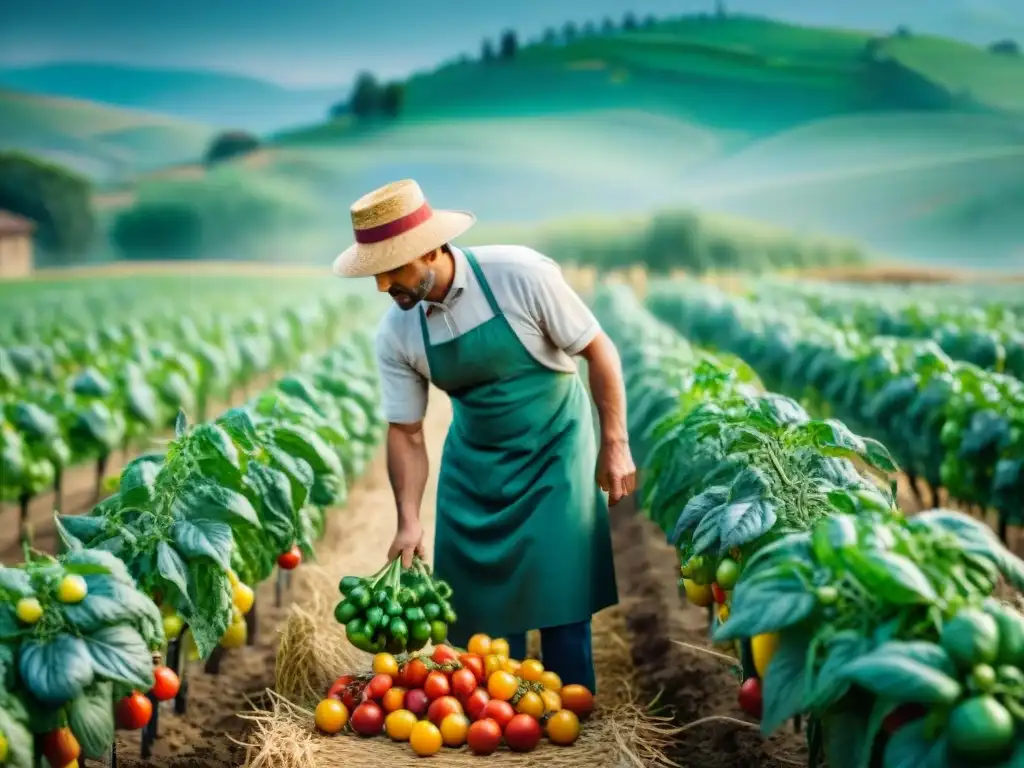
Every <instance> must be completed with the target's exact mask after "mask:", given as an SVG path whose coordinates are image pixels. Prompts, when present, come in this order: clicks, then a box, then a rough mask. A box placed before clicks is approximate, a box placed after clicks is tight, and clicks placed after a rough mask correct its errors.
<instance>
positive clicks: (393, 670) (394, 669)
mask: <svg viewBox="0 0 1024 768" xmlns="http://www.w3.org/2000/svg"><path fill="white" fill-rule="evenodd" d="M373 674H375V675H391V677H394V676H395V675H397V674H398V662H397V661H396V660H395V657H394V656H392V655H391V654H390V653H378V654H377V655H376V656H374V657H373Z"/></svg>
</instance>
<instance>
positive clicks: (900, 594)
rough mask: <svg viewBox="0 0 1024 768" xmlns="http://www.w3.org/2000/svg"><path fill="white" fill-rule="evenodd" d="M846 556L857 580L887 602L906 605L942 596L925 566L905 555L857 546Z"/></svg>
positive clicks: (925, 601)
mask: <svg viewBox="0 0 1024 768" xmlns="http://www.w3.org/2000/svg"><path fill="white" fill-rule="evenodd" d="M842 558H843V561H844V562H845V563H846V565H847V566H848V567H849V568H850V571H851V572H852V573H853V575H854V577H856V579H857V581H859V582H860V583H861V584H862V585H864V586H865V587H866V588H867V589H868V591H870V592H871V594H872V595H874V596H875V597H876V598H878V599H879V600H881V601H883V602H887V603H895V604H897V605H905V604H910V603H932V602H934V601H935V600H936V599H937V598H938V596H937V595H936V594H935V589H934V588H933V587H932V585H931V582H929V581H928V579H927V577H926V576H925V575H924V574H923V573H922V572H921V569H920V568H918V567H917V565H915V564H914V561H913V560H910V559H909V558H907V557H904V556H903V555H899V554H897V553H895V552H886V551H879V550H865V549H854V550H849V551H847V552H845V553H843V555H842Z"/></svg>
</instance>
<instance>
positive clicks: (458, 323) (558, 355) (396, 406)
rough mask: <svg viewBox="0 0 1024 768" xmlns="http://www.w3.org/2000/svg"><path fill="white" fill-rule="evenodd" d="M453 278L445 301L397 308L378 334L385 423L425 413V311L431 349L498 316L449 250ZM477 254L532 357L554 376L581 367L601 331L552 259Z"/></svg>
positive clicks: (498, 250)
mask: <svg viewBox="0 0 1024 768" xmlns="http://www.w3.org/2000/svg"><path fill="white" fill-rule="evenodd" d="M451 251H452V256H453V257H454V261H455V275H454V277H453V279H452V286H451V289H450V290H449V291H448V295H447V296H446V297H445V299H444V301H442V302H439V303H435V302H432V301H421V302H420V303H419V304H418V305H417V306H415V307H414V308H412V309H410V310H408V311H403V310H402V309H400V308H399V307H398V306H397V305H394V306H392V307H391V308H390V309H389V310H388V311H387V313H386V314H385V315H384V318H383V319H382V320H381V323H380V326H379V327H378V329H377V364H378V366H379V367H380V373H381V399H382V407H383V411H384V418H385V419H387V421H388V422H390V423H392V424H415V423H416V422H418V421H420V420H422V419H423V416H424V414H425V413H426V410H427V390H428V387H429V381H430V366H429V364H428V363H427V353H426V350H425V349H424V346H423V333H422V331H421V329H420V317H421V315H422V314H423V313H424V311H426V310H428V309H429V310H430V311H429V312H428V314H427V333H428V334H429V335H430V343H431V344H441V343H444V342H445V341H449V340H451V339H454V338H456V337H458V336H461V335H462V334H464V333H466V332H467V331H470V330H472V329H473V328H476V327H477V326H478V325H481V324H483V323H484V322H486V321H487V320H490V319H491V318H492V317H494V312H492V311H491V307H490V305H489V304H488V302H487V296H486V295H485V294H484V292H483V288H482V287H481V286H480V283H479V281H478V280H477V278H476V275H475V274H474V272H473V269H472V267H471V266H470V264H469V261H468V259H467V258H466V255H465V254H464V253H463V252H462V251H461V250H459V249H458V248H456V247H454V246H451ZM472 251H473V255H474V256H475V257H476V260H477V263H478V264H479V265H480V270H481V271H482V272H483V274H484V277H485V278H487V284H488V285H489V286H490V288H491V292H492V293H493V294H494V298H495V300H496V301H497V304H498V306H499V307H500V308H501V311H502V312H503V313H504V315H505V317H506V319H507V320H508V321H509V325H511V326H512V330H513V331H514V332H515V334H516V336H517V337H519V341H520V342H522V344H523V346H524V347H525V348H526V350H527V352H529V353H530V355H531V356H532V357H533V358H534V359H535V360H536V361H537V362H539V363H540V364H541V365H543V366H544V367H546V368H549V369H551V370H553V371H564V372H567V373H572V372H575V371H576V370H577V367H576V361H575V360H573V357H574V356H576V355H578V354H579V353H580V352H581V351H582V350H583V349H584V347H586V346H587V345H588V344H589V343H590V342H591V341H593V340H594V337H596V336H597V334H598V332H599V331H600V330H601V329H600V326H599V325H598V322H597V319H596V318H595V317H594V315H593V313H592V312H591V311H590V309H589V308H588V307H587V305H586V304H585V303H584V302H583V300H582V299H581V298H580V297H579V295H578V294H577V293H576V292H575V291H574V290H573V289H572V288H571V287H570V286H569V284H568V283H567V282H566V280H565V277H564V275H563V274H562V270H561V268H560V267H559V266H558V264H557V263H555V262H554V261H553V260H552V259H549V258H548V257H547V256H544V255H543V254H540V253H538V252H537V251H535V250H533V249H532V248H526V247H524V246H520V245H483V246H475V247H473V248H472Z"/></svg>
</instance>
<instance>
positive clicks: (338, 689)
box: [327, 675, 355, 712]
mask: <svg viewBox="0 0 1024 768" xmlns="http://www.w3.org/2000/svg"><path fill="white" fill-rule="evenodd" d="M353 680H355V678H354V677H353V676H352V675H342V676H341V677H339V678H338V679H337V680H335V681H334V683H332V684H331V687H330V688H328V689H327V698H328V699H337V700H338V701H340V702H341V703H343V704H344V705H345V706H346V707H348V710H349V712H351V711H352V710H353V709H355V707H354V706H352V707H349V705H348V704H349V703H348V702H347V701H345V696H346V695H347V696H348V697H349V698H352V699H353V700H354V698H355V697H354V696H352V694H351V693H350V692H348V691H346V690H345V689H346V688H348V687H349V686H350V685H351V684H352V681H353Z"/></svg>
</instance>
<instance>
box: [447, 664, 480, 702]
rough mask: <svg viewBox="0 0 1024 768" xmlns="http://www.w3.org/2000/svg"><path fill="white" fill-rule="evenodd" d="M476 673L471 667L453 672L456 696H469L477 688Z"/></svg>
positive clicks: (453, 688) (453, 687)
mask: <svg viewBox="0 0 1024 768" xmlns="http://www.w3.org/2000/svg"><path fill="white" fill-rule="evenodd" d="M476 686H477V679H476V675H474V674H473V671H472V670H470V669H465V668H463V669H459V670H456V671H455V672H453V673H452V691H454V692H455V695H456V696H469V694H471V693H472V692H473V691H475V690H476Z"/></svg>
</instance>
